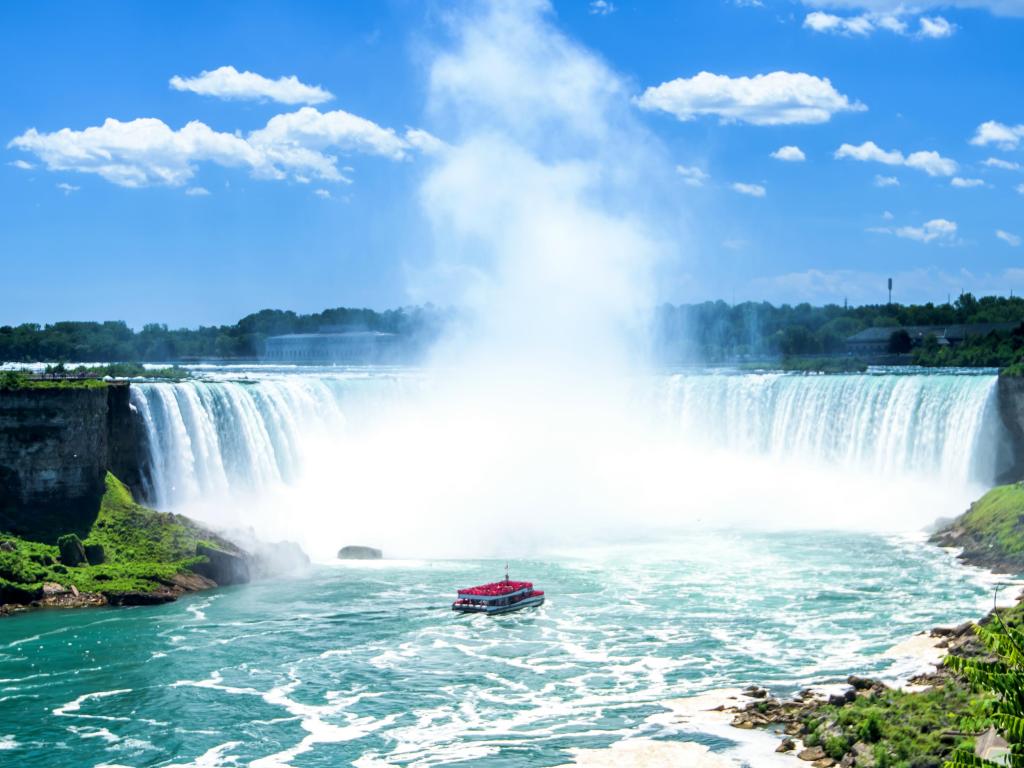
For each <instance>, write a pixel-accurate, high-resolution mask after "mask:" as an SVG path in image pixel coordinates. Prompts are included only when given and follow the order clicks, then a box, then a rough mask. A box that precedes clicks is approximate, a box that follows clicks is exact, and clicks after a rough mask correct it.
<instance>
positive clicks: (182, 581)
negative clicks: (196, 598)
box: [168, 573, 217, 592]
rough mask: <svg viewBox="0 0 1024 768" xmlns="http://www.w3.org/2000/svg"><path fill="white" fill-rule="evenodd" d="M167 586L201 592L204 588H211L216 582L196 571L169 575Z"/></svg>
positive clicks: (185, 590)
mask: <svg viewBox="0 0 1024 768" xmlns="http://www.w3.org/2000/svg"><path fill="white" fill-rule="evenodd" d="M168 586H171V587H177V588H178V589H180V590H181V591H182V592H201V591H202V590H204V589H213V588H214V587H216V586H217V583H216V582H215V581H213V580H212V579H208V578H206V577H205V576H200V575H199V574H198V573H176V574H174V576H172V577H171V579H170V583H169V584H168Z"/></svg>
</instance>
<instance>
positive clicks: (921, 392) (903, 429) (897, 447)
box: [132, 372, 1001, 510]
mask: <svg viewBox="0 0 1024 768" xmlns="http://www.w3.org/2000/svg"><path fill="white" fill-rule="evenodd" d="M421 386H422V383H421V382H420V381H419V380H418V379H416V378H415V377H408V376H407V377H401V376H394V375H390V374H381V373H377V374H374V373H372V372H370V373H367V374H364V375H361V376H339V375H332V374H286V375H279V376H271V377H261V378H257V379H256V380H252V381H248V382H246V383H242V382H239V381H229V380H220V381H217V380H213V381H207V380H201V381H191V382H187V383H176V384H170V383H155V384H137V385H135V386H133V387H132V392H133V404H134V405H135V407H136V409H137V410H138V412H139V414H140V415H141V418H142V419H143V421H144V423H145V425H146V431H147V436H148V443H149V449H150V461H151V471H150V476H151V484H150V487H149V488H148V489H146V490H147V495H148V497H149V501H150V502H151V503H153V504H155V505H156V506H158V507H160V508H163V509H176V510H179V509H181V508H183V507H185V506H187V505H189V504H190V503H192V502H194V501H196V500H198V499H200V498H211V497H213V498H219V499H230V498H232V496H235V497H237V496H238V495H239V494H251V493H253V492H255V493H260V492H266V491H270V490H274V489H277V488H281V487H288V486H294V485H299V486H301V485H302V483H303V481H304V477H305V472H306V468H307V464H308V463H309V462H310V461H312V460H314V459H315V460H316V461H317V462H318V463H319V464H321V465H323V464H324V463H326V464H328V465H330V462H331V454H332V452H335V451H341V450H342V445H344V446H345V450H346V451H349V452H353V451H354V452H356V453H358V452H359V450H360V448H359V440H360V439H362V438H364V437H367V436H372V435H373V432H374V429H375V424H377V423H378V422H379V421H380V420H381V419H386V418H388V416H389V415H390V416H392V417H393V416H394V413H395V412H396V411H397V410H398V409H401V408H409V409H411V412H412V413H415V408H416V406H415V404H414V402H413V401H414V399H415V397H416V394H417V393H418V392H420V391H421ZM641 389H642V396H634V397H633V402H634V404H635V408H636V412H635V415H636V417H637V421H638V422H643V423H651V422H654V424H656V425H657V428H656V429H652V430H651V431H652V432H656V433H658V434H660V435H661V436H663V437H664V438H665V439H666V442H667V444H668V445H669V450H670V451H671V450H672V448H671V446H673V445H678V446H680V450H682V447H683V446H685V447H686V448H688V449H690V450H693V449H695V447H696V448H699V447H704V448H707V449H710V450H714V451H719V452H722V453H725V454H736V455H745V456H754V457H760V458H767V459H780V460H786V461H790V462H797V463H800V464H802V465H806V466H814V465H825V466H831V467H835V468H839V469H843V470H848V471H852V472H857V473H860V474H862V475H865V476H868V477H876V478H895V477H896V476H907V475H912V476H917V477H919V478H920V479H923V480H924V481H929V480H934V481H936V482H937V481H939V480H941V481H942V482H944V483H947V484H949V483H952V484H954V485H955V486H959V487H966V486H968V485H969V484H970V483H972V482H975V483H979V484H982V483H988V482H991V481H992V480H993V478H994V477H995V474H996V471H997V462H998V450H999V445H1000V440H1001V426H1000V424H999V420H998V416H997V414H996V409H995V407H994V404H993V403H994V396H995V394H994V393H995V377H994V376H992V375H956V374H933V375H926V374H901V373H886V374H873V375H836V376H804V375H790V374H778V373H773V374H742V375H736V374H686V375H682V374H680V375H672V376H659V377H655V378H654V380H653V384H652V383H651V381H650V380H647V381H646V382H645V383H644V384H643V385H642V387H641ZM652 405H653V407H652ZM404 419H406V416H405V414H404V413H403V414H402V416H401V420H404ZM452 426H453V427H454V426H455V425H452ZM441 437H442V436H438V443H437V445H438V448H437V450H439V451H441V450H443V448H442V442H441ZM622 450H623V451H625V452H628V451H629V446H623V448H622ZM325 454H326V456H325ZM346 455H351V453H349V454H346ZM453 462H454V463H455V464H457V463H458V460H457V459H453ZM410 470H411V468H403V467H402V466H400V465H397V464H396V466H395V467H394V472H395V474H396V475H397V476H401V475H402V474H403V473H404V472H408V471H410ZM353 471H355V470H353ZM452 471H453V473H454V474H458V472H459V468H458V467H457V466H455V467H453V468H452ZM348 472H349V466H348V465H345V464H339V465H338V466H337V467H336V468H335V469H334V472H333V474H334V478H335V479H336V480H337V482H338V483H339V484H343V483H345V482H346V480H351V477H348V476H347V473H348ZM567 482H572V481H571V480H567ZM681 495H682V496H685V493H683V494H681Z"/></svg>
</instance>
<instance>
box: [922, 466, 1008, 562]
mask: <svg viewBox="0 0 1024 768" xmlns="http://www.w3.org/2000/svg"><path fill="white" fill-rule="evenodd" d="M932 541H933V542H934V543H936V544H939V545H940V546H951V547H961V548H962V549H963V551H962V554H961V557H962V558H963V559H964V560H965V561H967V562H969V563H971V564H973V565H978V566H981V567H985V568H991V569H993V570H999V571H1007V572H1012V573H1017V572H1024V483H1012V484H1010V485H1000V486H997V487H996V488H993V489H992V490H991V491H989V492H988V493H986V494H985V495H984V496H982V497H981V498H980V499H978V500H977V501H976V502H974V503H973V504H971V508H970V509H969V510H967V512H965V513H964V514H963V515H961V516H960V517H958V518H957V519H956V520H955V521H953V523H952V524H950V525H948V526H946V527H945V528H943V529H942V530H941V531H939V532H938V533H936V534H935V535H934V536H933V537H932Z"/></svg>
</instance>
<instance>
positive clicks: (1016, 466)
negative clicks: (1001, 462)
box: [997, 376, 1024, 481]
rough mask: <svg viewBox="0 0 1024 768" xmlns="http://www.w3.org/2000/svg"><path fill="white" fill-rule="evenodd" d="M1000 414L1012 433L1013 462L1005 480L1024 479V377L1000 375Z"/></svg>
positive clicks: (1011, 453)
mask: <svg viewBox="0 0 1024 768" xmlns="http://www.w3.org/2000/svg"><path fill="white" fill-rule="evenodd" d="M997 396H998V402H999V415H1000V417H1001V418H1002V420H1003V424H1005V425H1006V430H1007V432H1008V433H1009V435H1010V443H1011V445H1010V457H1011V460H1012V463H1011V465H1010V468H1009V470H1008V471H1007V472H1006V474H1005V475H1004V478H1003V479H1004V480H1007V481H1009V480H1024V377H1020V376H1000V377H999V385H998V393H997Z"/></svg>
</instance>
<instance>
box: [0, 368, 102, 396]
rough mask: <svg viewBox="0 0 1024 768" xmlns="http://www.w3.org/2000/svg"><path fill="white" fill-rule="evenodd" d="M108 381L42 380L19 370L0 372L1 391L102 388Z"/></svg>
mask: <svg viewBox="0 0 1024 768" xmlns="http://www.w3.org/2000/svg"><path fill="white" fill-rule="evenodd" d="M105 386H107V382H105V381H103V380H102V379H54V380H49V381H46V380H40V379H33V378H30V377H29V376H26V375H25V374H24V373H21V372H19V371H3V372H2V373H0V392H2V391H5V390H6V391H12V390H18V389H102V388H103V387H105Z"/></svg>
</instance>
